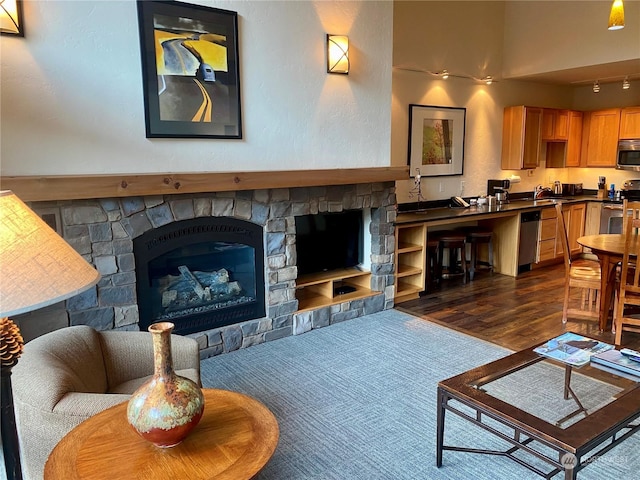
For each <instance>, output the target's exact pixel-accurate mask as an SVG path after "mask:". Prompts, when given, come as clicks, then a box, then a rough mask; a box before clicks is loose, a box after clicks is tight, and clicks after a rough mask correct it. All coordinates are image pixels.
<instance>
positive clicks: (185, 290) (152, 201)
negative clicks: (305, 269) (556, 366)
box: [16, 181, 396, 357]
mask: <svg viewBox="0 0 640 480" xmlns="http://www.w3.org/2000/svg"><path fill="white" fill-rule="evenodd" d="M30 205H31V206H32V208H33V209H34V210H35V211H36V212H38V213H41V214H42V215H43V216H47V217H48V218H51V219H55V222H56V228H57V229H58V231H59V232H60V233H61V234H62V235H63V237H64V238H65V239H66V240H67V241H68V242H69V243H70V244H71V245H72V246H73V247H74V248H75V249H76V250H77V251H78V252H79V253H80V254H82V255H83V256H84V257H85V258H86V259H87V260H88V261H89V262H90V263H92V264H93V265H95V266H96V268H97V269H98V270H99V271H100V273H101V274H102V279H101V281H100V282H99V284H98V285H97V286H96V287H95V288H92V289H90V290H89V291H87V292H84V293H82V294H80V295H78V296H76V297H73V298H71V299H69V300H67V301H66V302H64V303H63V304H59V305H57V306H56V307H55V308H54V309H53V310H52V309H51V308H49V309H45V311H43V312H41V314H42V315H46V316H48V318H49V320H48V321H47V322H45V323H44V324H43V328H44V329H45V331H46V329H49V330H52V329H56V328H61V327H63V326H67V325H77V324H88V325H91V326H93V327H94V328H96V329H98V330H107V329H119V330H145V329H146V328H147V326H148V325H149V324H150V323H152V322H153V321H157V320H160V319H168V320H170V321H174V319H172V318H171V316H172V315H174V314H175V312H176V311H179V310H181V312H179V315H180V316H181V317H184V318H182V319H181V321H183V322H184V323H183V326H182V327H181V326H180V324H179V322H178V321H174V323H176V331H177V332H182V333H184V334H187V335H189V336H191V337H194V338H196V340H197V341H198V342H199V344H200V348H201V354H202V357H207V356H212V355H217V354H220V353H225V352H229V351H232V350H236V349H238V348H244V347H248V346H250V345H254V344H257V343H262V342H265V341H270V340H274V339H278V338H282V337H285V336H289V335H298V334H302V333H305V332H307V331H309V330H311V329H314V328H320V327H324V326H328V325H330V324H332V323H336V322H340V321H344V320H349V319H351V318H355V317H358V316H362V315H365V314H369V313H374V312H376V311H380V310H384V309H387V308H392V306H393V284H394V276H393V275H394V268H393V249H394V245H395V238H394V227H393V222H394V221H395V215H396V199H395V190H394V183H393V182H391V181H389V182H376V183H359V184H352V185H334V186H319V187H318V186H314V187H309V188H274V189H262V190H242V191H235V192H230V191H225V192H214V193H193V194H191V193H189V194H176V195H150V196H139V197H122V198H101V199H84V200H58V201H55V202H53V201H49V202H31V204H30ZM343 210H366V211H367V212H368V215H367V218H370V221H369V222H368V223H367V224H365V226H364V230H365V231H364V233H365V237H366V240H365V244H366V245H368V249H367V251H366V252H365V254H366V257H367V261H366V262H365V263H366V264H367V267H370V268H369V269H370V271H371V285H370V289H371V291H372V295H370V296H368V297H367V298H360V299H355V300H352V301H349V300H345V301H344V302H336V303H334V304H332V305H331V306H325V307H320V308H317V309H305V310H299V306H298V299H297V297H296V294H297V288H296V279H297V268H296V238H295V237H296V235H295V217H296V216H300V215H308V214H315V213H318V212H340V211H343ZM185 232H187V233H190V234H193V238H192V239H191V240H189V241H188V242H187V245H188V246H186V247H185V246H184V245H181V244H180V242H178V243H175V242H174V240H175V239H176V238H178V237H181V236H182V235H183V234H184V233H185ZM212 235H213V237H212ZM215 235H217V237H215ZM156 248H157V249H156ZM202 258H207V259H209V260H208V262H209V263H206V262H205V263H204V264H203V263H202V262H200V260H201V259H202ZM225 263H226V265H223V264H225ZM251 275H253V277H254V278H253V279H250V277H251ZM143 282H144V285H143ZM212 298H213V301H211V299H212ZM189 299H191V300H189ZM194 299H195V300H194ZM34 315H39V314H38V313H37V312H36V313H31V314H28V315H25V316H23V317H24V318H21V317H18V318H17V319H16V321H17V322H18V323H19V324H20V326H21V329H22V330H23V332H33V331H34V327H36V326H37V324H38V320H37V319H33V318H30V317H33V316H34ZM176 318H177V317H176ZM54 319H55V320H54ZM52 322H53V324H52ZM40 333H44V332H40ZM37 334H39V333H37V332H36V333H35V334H33V333H32V334H31V335H32V336H37ZM25 336H29V335H28V334H27V335H25Z"/></svg>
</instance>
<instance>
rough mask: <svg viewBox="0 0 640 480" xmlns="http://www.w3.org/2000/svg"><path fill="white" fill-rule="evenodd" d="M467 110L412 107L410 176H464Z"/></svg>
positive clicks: (410, 115) (410, 111) (410, 112)
mask: <svg viewBox="0 0 640 480" xmlns="http://www.w3.org/2000/svg"><path fill="white" fill-rule="evenodd" d="M466 114H467V109H466V108H454V107H431V106H426V105H414V104H411V105H409V161H408V163H409V175H410V176H411V177H415V176H416V175H421V176H429V177H435V176H441V175H462V166H463V163H464V134H465V120H466Z"/></svg>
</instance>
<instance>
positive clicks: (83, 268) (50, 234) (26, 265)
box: [0, 190, 100, 317]
mask: <svg viewBox="0 0 640 480" xmlns="http://www.w3.org/2000/svg"><path fill="white" fill-rule="evenodd" d="M99 279H100V274H99V273H98V271H97V270H96V269H95V268H93V266H92V265H91V264H89V263H88V262H87V261H86V260H85V259H84V258H82V256H80V254H79V253H78V252H76V251H75V250H74V249H73V248H72V247H71V246H70V245H69V244H68V243H67V242H66V241H65V240H64V239H63V238H62V237H60V235H58V234H57V233H56V232H55V231H54V230H53V229H52V228H51V227H49V225H47V224H46V223H45V222H44V221H43V220H42V219H41V218H40V217H39V216H38V215H36V214H35V213H34V212H33V211H32V210H31V209H30V208H29V207H27V206H26V205H25V204H24V203H23V202H22V200H20V199H19V198H18V197H17V196H16V195H15V194H14V193H13V192H11V191H9V190H5V191H0V317H9V316H12V315H18V314H21V313H26V312H30V311H31V310H36V309H38V308H42V307H46V306H47V305H52V304H54V303H57V302H60V301H62V300H65V299H67V298H69V297H72V296H74V295H77V294H78V293H81V292H83V291H84V290H86V289H88V288H89V287H91V286H92V285H95V284H96V283H97V282H98V280H99Z"/></svg>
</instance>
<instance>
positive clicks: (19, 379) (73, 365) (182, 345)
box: [12, 325, 200, 480]
mask: <svg viewBox="0 0 640 480" xmlns="http://www.w3.org/2000/svg"><path fill="white" fill-rule="evenodd" d="M171 346H172V355H173V366H174V369H175V371H176V373H177V374H178V375H181V376H183V377H187V378H190V379H191V380H193V381H194V382H196V383H197V384H198V385H200V356H199V350H198V344H197V342H196V341H195V340H194V339H192V338H188V337H181V336H179V335H172V336H171ZM152 374H153V344H152V339H151V334H150V333H148V332H122V331H106V332H98V331H96V330H94V329H93V328H91V327H88V326H84V325H83V326H74V327H67V328H63V329H60V330H56V331H54V332H51V333H48V334H46V335H43V336H41V337H39V338H36V339H34V340H32V341H30V342H28V343H27V344H26V345H25V348H24V353H23V355H22V357H21V358H20V360H19V362H18V365H16V366H15V367H14V368H13V374H12V383H13V399H14V405H15V411H16V423H17V429H18V438H19V441H20V449H21V452H20V453H21V457H22V471H23V474H24V478H25V480H40V479H42V477H43V472H44V464H45V462H46V461H47V458H48V456H49V454H50V453H51V451H52V450H53V448H54V447H55V446H56V444H57V443H58V442H59V441H60V440H61V439H62V437H64V436H65V435H66V434H67V433H68V432H69V431H70V430H72V429H73V428H74V427H75V426H76V425H78V424H80V423H81V422H82V421H83V420H86V419H87V418H89V417H91V416H92V415H95V414H96V413H99V412H101V411H102V410H105V409H107V408H109V407H111V406H113V405H116V404H118V403H121V402H124V401H126V400H128V399H129V396H130V395H131V394H132V393H133V392H134V391H135V390H136V389H137V388H138V387H139V386H140V385H142V384H143V383H144V382H145V381H146V380H147V379H148V378H149V377H150V376H151V375H152ZM122 421H123V422H124V421H126V418H123V419H122Z"/></svg>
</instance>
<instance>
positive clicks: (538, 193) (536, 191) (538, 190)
mask: <svg viewBox="0 0 640 480" xmlns="http://www.w3.org/2000/svg"><path fill="white" fill-rule="evenodd" d="M542 192H543V189H542V185H537V186H536V188H534V189H533V199H534V200H535V199H536V198H538V197H539V196H541V195H542Z"/></svg>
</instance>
